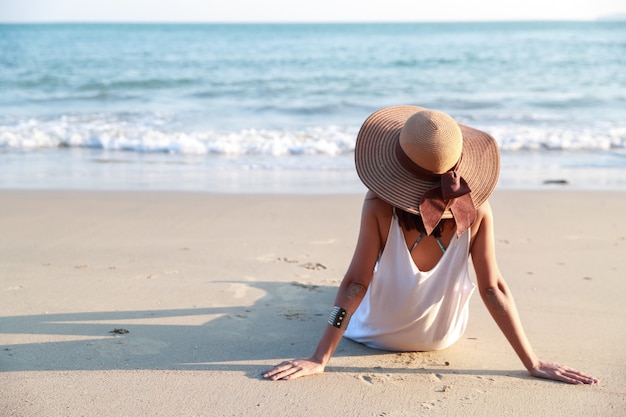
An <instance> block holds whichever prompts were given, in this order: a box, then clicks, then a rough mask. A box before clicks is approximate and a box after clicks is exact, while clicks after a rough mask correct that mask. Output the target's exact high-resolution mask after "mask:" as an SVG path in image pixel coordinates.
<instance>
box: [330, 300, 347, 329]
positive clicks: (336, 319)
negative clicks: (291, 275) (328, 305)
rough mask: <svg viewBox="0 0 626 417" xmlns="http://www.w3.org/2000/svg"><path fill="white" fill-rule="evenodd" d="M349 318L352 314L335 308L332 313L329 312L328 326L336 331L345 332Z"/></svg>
mask: <svg viewBox="0 0 626 417" xmlns="http://www.w3.org/2000/svg"><path fill="white" fill-rule="evenodd" d="M350 316H352V314H351V313H348V312H347V311H346V310H345V309H344V308H341V307H338V306H335V307H334V308H333V311H331V312H330V317H328V324H330V325H331V326H333V327H336V328H338V329H342V330H345V329H346V328H347V327H348V322H349V321H350Z"/></svg>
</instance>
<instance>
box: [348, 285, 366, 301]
mask: <svg viewBox="0 0 626 417" xmlns="http://www.w3.org/2000/svg"><path fill="white" fill-rule="evenodd" d="M364 292H365V287H364V286H363V285H361V284H350V286H349V287H348V300H352V299H353V298H354V297H360V296H361V295H362V294H363V293H364Z"/></svg>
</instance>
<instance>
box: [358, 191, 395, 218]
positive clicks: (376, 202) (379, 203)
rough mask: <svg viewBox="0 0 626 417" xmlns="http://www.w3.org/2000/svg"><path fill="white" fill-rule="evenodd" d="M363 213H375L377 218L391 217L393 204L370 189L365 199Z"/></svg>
mask: <svg viewBox="0 0 626 417" xmlns="http://www.w3.org/2000/svg"><path fill="white" fill-rule="evenodd" d="M363 214H369V215H373V216H375V217H377V218H384V217H391V216H392V214H393V206H392V205H391V204H389V203H387V202H385V201H383V200H381V199H380V198H379V197H378V196H377V195H376V194H374V193H373V192H371V191H368V192H367V194H366V195H365V201H363Z"/></svg>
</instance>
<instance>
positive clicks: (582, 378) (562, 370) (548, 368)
mask: <svg viewBox="0 0 626 417" xmlns="http://www.w3.org/2000/svg"><path fill="white" fill-rule="evenodd" d="M528 372H529V373H530V374H531V375H532V376H535V377H537V378H546V379H553V380H555V381H563V382H567V383H569V384H597V383H598V382H600V381H599V380H598V379H597V378H594V377H593V376H591V375H587V374H583V373H582V372H579V371H577V370H575V369H572V368H570V367H568V366H565V365H561V364H558V363H554V362H545V361H539V365H537V366H535V367H534V368H532V369H530V370H529V371H528Z"/></svg>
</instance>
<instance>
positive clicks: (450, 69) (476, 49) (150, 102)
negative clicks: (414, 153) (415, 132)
mask: <svg viewBox="0 0 626 417" xmlns="http://www.w3.org/2000/svg"><path fill="white" fill-rule="evenodd" d="M625 68H626V24H625V23H624V22H523V23H522V22H517V23H511V22H507V23H432V24H426V23H414V24H411V23H401V24H293V25H291V24H245V25H236V24H227V25H218V24H207V25H166V24H149V25H148V24H143V25H129V24H123V25H122V24H85V25H81V24H71V25H66V24H50V25H0V91H1V92H2V93H1V94H0V189H121V190H126V189H132V190H134V189H147V190H186V191H208V192H227V193H228V192H234V193H239V192H259V193H265V192H278V193H283V192H284V193H293V192H330V193H335V192H362V191H363V189H364V188H363V186H362V185H361V184H360V182H359V181H358V178H357V176H356V173H355V172H354V163H353V150H354V143H355V138H356V134H357V132H358V129H359V126H360V125H361V123H362V122H363V121H364V120H365V118H366V117H367V116H368V115H369V114H371V113H372V112H373V111H375V110H376V109H378V108H380V107H384V106H388V105H396V104H415V105H419V106H423V107H428V108H434V109H438V110H442V111H445V112H447V113H449V114H450V115H452V116H453V117H454V118H455V119H456V120H458V121H459V122H461V123H465V124H469V125H471V126H474V127H477V128H480V129H483V130H485V131H487V132H489V133H491V134H492V135H493V136H494V137H495V138H496V140H497V141H498V143H499V145H500V149H501V151H502V174H501V179H500V183H499V185H498V186H499V187H501V188H537V189H542V188H550V187H558V188H562V187H570V188H582V189H619V190H626V70H625ZM546 181H547V182H554V181H556V182H567V184H566V185H563V184H558V185H551V184H546V183H545V182H546Z"/></svg>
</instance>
